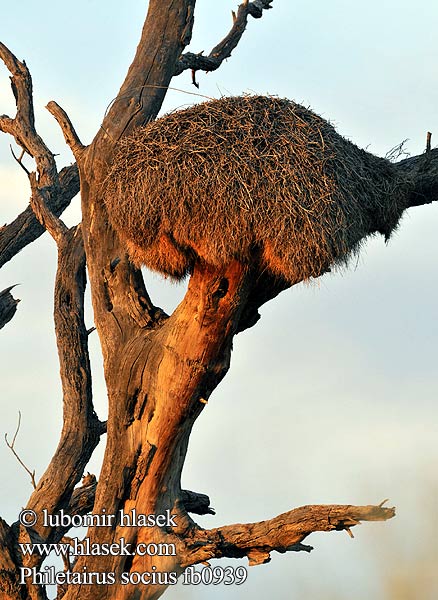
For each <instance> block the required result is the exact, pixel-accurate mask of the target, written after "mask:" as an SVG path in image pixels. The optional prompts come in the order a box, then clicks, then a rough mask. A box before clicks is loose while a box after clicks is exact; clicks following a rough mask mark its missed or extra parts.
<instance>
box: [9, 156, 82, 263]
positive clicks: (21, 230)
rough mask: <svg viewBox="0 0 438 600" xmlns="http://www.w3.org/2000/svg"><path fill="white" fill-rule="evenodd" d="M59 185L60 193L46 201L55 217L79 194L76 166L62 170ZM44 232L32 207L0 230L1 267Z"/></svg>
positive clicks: (51, 195) (50, 196) (49, 196)
mask: <svg viewBox="0 0 438 600" xmlns="http://www.w3.org/2000/svg"><path fill="white" fill-rule="evenodd" d="M59 184H60V185H59V193H58V194H50V195H47V196H48V198H47V199H46V205H47V208H48V209H49V210H50V212H51V213H52V214H53V215H55V216H59V215H60V214H62V212H63V211H64V210H65V209H66V208H67V206H68V205H69V204H70V202H71V200H72V198H74V197H75V196H76V194H77V193H78V192H79V173H78V168H77V166H76V165H75V164H73V165H71V166H69V167H65V168H64V169H62V171H61V172H60V174H59ZM44 231H45V228H44V227H43V226H42V225H41V224H40V223H39V221H38V220H37V218H36V216H35V214H34V212H33V210H32V208H31V207H30V206H28V207H27V208H26V210H24V211H23V212H22V213H21V214H20V215H18V217H17V218H16V219H15V220H14V221H12V223H10V224H9V225H5V226H4V227H2V228H0V267H2V266H3V265H4V264H5V263H7V262H8V261H10V260H11V259H12V258H13V257H14V256H15V255H16V254H18V252H20V250H22V249H23V248H25V247H26V246H27V245H28V244H31V243H32V242H33V241H35V240H36V239H38V238H39V237H40V235H41V234H43V233H44Z"/></svg>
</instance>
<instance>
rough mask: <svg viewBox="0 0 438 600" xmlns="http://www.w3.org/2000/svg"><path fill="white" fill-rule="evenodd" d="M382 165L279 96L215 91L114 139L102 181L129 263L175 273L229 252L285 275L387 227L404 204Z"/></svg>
mask: <svg viewBox="0 0 438 600" xmlns="http://www.w3.org/2000/svg"><path fill="white" fill-rule="evenodd" d="M403 195H404V194H403V189H400V182H399V178H398V176H397V174H396V169H395V167H394V165H393V164H391V163H390V162H389V161H386V160H384V159H381V158H377V157H375V156H373V155H371V154H369V153H367V152H365V151H364V150H361V149H359V148H358V147H357V146H355V145H354V144H352V143H351V142H349V141H347V140H345V139H344V138H342V137H341V136H340V135H339V134H338V133H336V131H335V129H334V128H333V126H332V125H330V124H329V123H328V122H327V121H325V120H324V119H322V118H321V117H319V116H317V115H316V114H314V113H313V112H311V111H310V110H308V109H307V108H304V107H303V106H300V105H298V104H295V103H294V102H291V101H289V100H284V99H279V98H273V97H263V96H243V97H231V98H222V99H220V100H213V101H211V102H206V103H203V104H199V105H196V106H193V107H191V108H188V109H185V110H180V111H176V112H174V113H171V114H169V115H167V116H165V117H163V118H161V119H158V120H157V121H154V122H151V123H149V124H148V125H146V126H145V127H143V128H140V129H138V130H137V131H135V133H134V134H133V135H132V136H130V137H127V138H125V139H123V140H122V141H121V142H120V143H119V144H118V146H117V149H116V155H115V160H114V166H113V168H112V171H111V172H110V174H109V176H108V178H107V181H106V185H105V201H106V204H107V209H108V214H109V217H110V220H111V223H112V225H113V226H114V228H115V229H116V230H117V232H118V233H119V235H120V236H121V237H122V239H123V240H124V241H125V242H126V244H127V247H128V250H129V253H130V255H131V257H132V259H133V260H134V261H135V262H136V263H137V264H145V265H147V266H148V267H150V268H152V269H155V270H157V271H160V272H162V273H164V274H167V275H170V276H172V277H176V278H180V277H183V276H184V275H185V274H186V273H187V272H189V271H190V270H191V268H192V267H193V264H194V262H195V261H196V260H202V261H206V262H207V263H210V264H212V265H218V266H221V265H225V264H227V263H228V262H229V261H231V260H233V259H237V260H239V261H242V262H243V263H246V264H251V265H255V266H257V267H258V268H259V269H260V270H267V271H269V272H271V273H272V274H274V275H276V276H279V277H282V278H283V279H285V280H286V281H288V282H289V283H295V282H297V281H300V280H302V279H307V278H309V277H316V276H318V275H320V274H321V273H323V272H324V271H326V270H327V269H328V267H329V266H331V265H333V264H335V265H336V264H341V263H343V262H345V261H346V259H347V258H348V256H350V255H351V253H354V252H356V251H357V249H358V246H359V244H360V241H361V240H362V239H363V238H364V237H365V236H367V235H369V234H371V233H373V232H376V231H379V232H381V233H383V234H384V235H385V236H387V237H388V236H389V235H390V233H391V231H392V230H393V229H394V227H395V226H396V225H397V222H398V220H399V218H400V215H401V213H402V211H403V208H404V206H402V205H401V204H402V203H401V201H400V198H401V196H403Z"/></svg>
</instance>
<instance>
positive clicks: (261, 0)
mask: <svg viewBox="0 0 438 600" xmlns="http://www.w3.org/2000/svg"><path fill="white" fill-rule="evenodd" d="M272 1H273V0H255V1H254V2H248V0H245V2H242V4H240V6H239V8H238V9H237V14H235V13H234V12H233V26H232V27H231V29H230V31H229V33H228V34H227V35H226V36H225V37H224V39H223V40H221V41H220V42H219V44H217V45H216V46H215V47H214V48H213V50H212V51H211V52H210V54H209V55H208V56H203V54H202V52H200V53H198V54H194V53H193V52H186V53H185V54H183V55H182V56H181V57H180V59H179V61H178V62H177V64H176V68H175V73H174V75H180V74H181V73H182V72H183V71H186V70H187V69H191V70H192V71H193V83H195V85H196V81H195V76H194V73H195V72H196V71H207V72H208V71H215V70H216V69H218V68H219V67H220V66H221V64H222V63H223V61H224V60H225V59H226V58H229V57H230V56H231V53H232V52H233V50H234V49H235V48H236V46H237V45H238V43H239V42H240V40H241V38H242V35H243V32H244V31H245V29H246V25H247V23H248V15H251V16H252V17H254V18H255V19H258V18H260V17H261V16H262V15H263V10H268V9H269V8H272V6H271V4H272Z"/></svg>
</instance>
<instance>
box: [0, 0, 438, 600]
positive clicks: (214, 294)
mask: <svg viewBox="0 0 438 600" xmlns="http://www.w3.org/2000/svg"><path fill="white" fill-rule="evenodd" d="M271 3H272V0H255V1H254V2H248V1H247V0H245V2H243V3H242V4H241V5H240V6H239V8H238V10H237V12H236V14H235V15H234V17H233V25H232V28H231V30H230V32H229V33H228V35H227V36H226V37H225V38H224V39H223V40H222V41H221V42H220V43H219V44H218V45H217V46H216V47H215V48H214V49H213V50H212V51H211V53H210V54H209V55H208V56H203V55H198V54H193V53H191V52H186V53H184V49H185V48H186V47H187V45H188V44H189V42H190V38H191V33H192V27H193V17H194V10H195V0H178V2H175V1H172V2H170V1H169V0H150V2H149V9H148V14H147V17H146V20H145V24H144V28H143V32H142V35H141V39H140V43H139V45H138V48H137V52H136V55H135V57H134V60H133V62H132V64H131V67H130V68H129V71H128V73H127V76H126V79H125V81H124V82H123V84H122V86H121V88H120V91H119V94H118V96H117V98H116V100H115V101H114V102H113V103H112V105H111V107H110V109H109V110H108V113H107V114H106V116H105V118H104V121H103V123H102V126H101V127H100V128H99V130H98V131H97V133H96V136H95V138H94V139H93V141H92V142H91V144H90V145H89V146H84V145H83V144H82V143H81V141H80V139H79V137H78V135H77V134H76V132H75V130H74V128H73V125H72V123H71V122H70V120H69V118H68V117H67V115H66V114H65V112H64V111H63V110H62V109H61V108H60V107H59V106H58V105H57V104H56V103H54V102H50V103H49V105H48V109H49V111H50V112H51V113H52V114H53V116H54V117H55V118H56V120H57V121H58V123H59V125H60V127H61V128H62V131H63V133H64V136H65V140H66V143H67V144H68V145H69V146H70V148H71V149H72V151H73V153H74V156H75V158H76V165H75V166H72V167H68V168H66V169H64V170H62V171H61V172H60V173H58V171H57V169H56V165H55V161H54V158H53V154H52V153H51V151H50V150H49V148H48V147H47V146H46V144H45V143H44V141H43V140H42V139H41V138H40V136H39V135H38V133H37V131H36V129H35V123H34V114H33V104H32V83H31V76H30V73H29V70H28V68H27V66H26V64H25V63H24V62H20V61H19V60H17V58H16V57H15V56H14V55H13V53H12V52H11V51H10V50H9V49H7V48H6V47H5V46H4V45H0V56H1V58H2V60H3V61H4V63H5V64H6V66H7V68H8V69H9V71H10V73H11V84H12V91H13V93H14V96H15V99H16V104H17V113H16V116H15V117H14V118H11V117H6V116H2V117H0V129H1V130H2V131H3V132H5V133H8V134H10V135H12V136H13V137H14V138H15V141H16V142H17V144H18V145H19V146H20V147H21V148H22V149H23V152H24V153H26V154H28V155H30V156H31V157H33V158H34V160H35V164H36V172H35V173H29V181H30V187H31V208H29V209H27V210H26V211H25V213H23V214H22V215H20V216H19V217H18V218H17V219H16V221H14V222H13V223H11V224H10V225H8V226H6V227H4V228H3V229H2V230H1V232H0V265H2V264H4V263H5V262H6V261H8V260H10V259H11V258H13V256H14V255H15V254H16V253H17V252H18V251H19V250H20V249H21V248H23V247H24V246H25V245H26V244H28V243H30V242H31V241H33V240H34V239H36V237H38V236H39V235H41V233H42V231H43V230H44V229H46V230H47V231H48V232H49V233H50V235H51V236H52V237H53V238H54V240H55V242H56V244H57V248H58V271H57V277H56V289H55V327H56V335H57V344H58V353H59V359H60V365H61V377H62V386H63V407H64V426H63V430H62V434H61V439H60V442H59V445H58V448H57V450H56V451H55V454H54V456H53V459H52V461H51V463H50V464H49V466H48V467H47V470H46V472H45V473H44V474H43V476H42V477H41V479H40V480H39V481H38V483H37V486H36V489H35V490H34V492H33V493H32V495H31V497H30V498H29V501H28V503H27V506H26V509H27V510H32V511H35V513H36V514H37V515H41V514H42V512H43V510H46V511H47V512H48V513H49V514H52V515H59V514H60V513H61V511H63V512H64V514H67V515H71V516H73V515H84V514H87V513H89V512H90V511H92V513H93V514H95V515H101V514H103V513H106V514H108V515H118V520H117V519H116V522H115V523H113V524H112V525H111V526H108V527H96V526H90V528H89V531H88V538H89V540H90V543H93V544H112V543H114V544H117V543H120V539H121V538H124V540H125V543H127V544H131V545H132V547H133V548H134V547H136V546H138V545H139V544H146V545H147V544H150V543H158V542H160V543H167V544H173V545H174V548H175V553H174V554H172V555H167V556H163V555H161V556H152V555H150V554H145V555H144V556H140V555H139V554H137V555H129V556H113V555H100V556H87V557H82V558H79V559H78V560H77V561H76V563H75V564H74V566H73V568H72V571H71V573H70V574H71V575H72V576H73V575H76V576H77V577H78V578H80V576H81V574H83V573H84V569H85V567H86V569H87V572H88V573H90V572H98V573H102V572H106V573H112V574H114V577H115V581H116V583H115V584H114V585H111V586H96V585H94V584H93V583H87V581H86V580H85V579H84V580H83V581H82V584H81V585H73V584H72V585H68V581H66V582H64V584H63V585H62V586H60V588H59V593H58V596H59V597H61V596H62V597H64V598H65V599H66V600H74V599H79V598H80V600H87V599H90V600H91V599H93V600H95V599H99V598H106V599H108V598H117V599H118V600H123V599H124V598H126V599H128V598H139V599H140V598H142V599H146V598H149V599H152V598H158V597H159V596H160V595H161V594H162V593H163V592H164V591H165V589H166V584H167V583H168V582H166V580H165V578H162V579H160V578H157V579H156V583H155V584H153V583H152V581H151V582H149V583H150V585H136V582H132V583H130V584H128V585H121V583H120V577H121V576H122V574H123V573H125V574H127V576H128V578H129V575H130V574H132V573H149V574H151V573H153V572H154V569H155V570H156V571H157V572H160V573H161V574H165V573H175V574H176V575H179V574H181V573H182V571H183V570H184V569H185V568H186V567H188V566H190V565H195V564H199V563H203V562H205V561H208V560H209V559H211V558H219V557H244V556H246V557H248V560H249V563H250V564H251V565H258V564H261V563H264V562H267V561H268V560H269V558H270V553H271V552H272V551H274V550H276V551H278V552H286V551H309V550H310V549H311V548H310V547H309V546H306V545H304V544H302V542H303V540H304V539H305V538H306V537H307V536H308V535H309V534H310V533H312V532H314V531H333V530H342V529H345V530H347V531H349V530H350V528H351V527H352V526H354V525H356V524H358V523H359V522H360V521H361V520H365V521H366V520H385V519H388V518H391V517H392V516H393V515H394V509H392V508H385V507H383V506H382V505H379V506H350V505H332V506H323V505H314V506H305V507H301V508H298V509H295V510H291V511H289V512H287V513H284V514H281V515H279V516H277V517H275V518H272V519H270V520H268V521H263V522H260V523H250V524H237V525H228V526H224V527H220V528H217V529H212V530H206V529H203V528H201V527H200V526H198V525H197V524H196V523H195V522H194V521H193V520H192V518H191V517H190V516H189V514H188V513H189V512H192V513H197V514H205V513H208V512H211V508H210V506H209V500H208V497H207V496H205V495H203V494H198V493H195V492H189V491H186V490H182V489H181V483H180V481H181V471H182V467H183V464H184V459H185V455H186V450H187V445H188V440H189V436H190V432H191V429H192V427H193V424H194V422H195V421H196V419H197V417H198V416H199V415H200V413H201V411H202V410H203V409H204V407H205V403H206V402H207V400H208V398H209V396H210V394H211V393H212V392H213V390H214V389H215V388H216V387H217V385H218V384H219V383H220V381H221V380H222V379H223V377H224V376H225V374H226V373H227V371H228V368H229V364H230V354H231V348H232V341H233V337H234V336H235V335H236V334H237V333H238V332H239V331H242V330H243V329H245V328H248V327H251V326H253V325H254V324H255V323H256V321H257V319H258V309H259V307H260V306H261V305H262V304H264V303H265V302H267V301H269V300H271V299H273V298H274V297H275V296H277V295H278V294H279V293H280V292H281V291H283V290H284V289H286V288H287V287H290V286H291V285H292V284H293V283H295V282H296V281H295V280H292V279H291V278H283V277H281V275H279V273H276V272H275V269H274V270H273V271H272V272H271V271H269V270H265V269H264V268H262V267H263V262H260V260H259V259H257V260H254V261H253V262H252V261H250V260H244V261H243V260H240V257H239V256H236V257H234V258H230V259H229V260H227V261H224V262H222V263H220V264H218V263H215V264H212V263H209V262H208V261H207V260H205V258H206V257H205V256H204V254H203V253H202V252H201V251H200V252H191V253H190V261H189V262H190V264H188V265H187V268H186V270H187V271H189V273H190V281H189V285H188V290H187V293H186V295H185V297H184V300H183V301H182V303H181V304H180V305H179V306H178V308H177V309H176V310H175V311H174V312H173V314H171V315H166V314H165V313H164V312H163V311H162V310H161V309H160V308H158V307H157V306H155V305H154V304H153V302H152V301H151V299H150V297H149V295H148V293H147V290H146V288H145V285H144V282H143V278H142V274H141V271H140V269H139V267H138V266H135V264H134V263H133V262H131V260H130V257H129V255H128V253H127V247H126V240H124V239H122V237H121V236H120V235H119V234H118V233H117V231H116V229H114V228H113V227H112V226H111V225H110V222H111V220H110V218H109V216H108V214H107V205H108V206H109V205H110V204H111V202H112V203H114V198H112V200H111V202H110V204H108V202H104V195H105V193H106V192H105V190H107V189H108V186H107V185H106V184H107V181H108V176H109V175H110V174H111V172H112V168H113V164H114V157H115V156H116V154H117V148H118V145H119V144H120V143H123V140H125V139H126V138H128V137H129V136H131V135H132V134H135V133H136V131H137V130H138V128H139V127H142V126H144V125H145V124H146V123H149V122H151V121H152V120H154V119H155V118H156V116H157V114H158V112H159V110H160V107H161V105H162V102H163V99H164V97H165V94H166V89H167V87H168V86H169V84H170V81H171V80H172V78H173V77H174V76H175V75H178V74H180V73H182V72H183V71H186V70H189V71H192V74H193V81H194V82H196V79H195V74H196V71H199V70H202V71H213V70H215V69H217V68H219V67H220V65H221V63H222V62H223V60H224V59H225V58H227V57H229V56H230V54H231V52H232V51H233V50H234V49H235V48H236V46H237V45H238V43H239V40H240V39H241V36H242V34H243V32H244V30H245V27H246V24H247V21H248V18H249V17H250V16H252V17H255V18H259V17H261V16H262V15H263V14H264V11H265V10H266V9H268V8H271ZM18 160H20V159H18ZM376 160H377V159H376ZM437 169H438V151H436V150H430V149H428V151H427V153H426V154H425V155H422V156H417V157H413V158H410V159H407V160H404V161H402V162H400V163H399V164H397V165H395V166H394V168H393V169H392V171H391V177H394V178H395V179H394V181H395V180H397V181H398V182H401V183H402V184H403V185H402V189H403V193H402V194H401V196H400V198H401V199H400V202H402V204H400V205H398V206H397V210H396V211H395V213H396V215H397V217H398V216H399V213H400V214H401V212H403V210H405V209H406V208H409V207H410V206H417V205H421V204H426V203H429V202H432V201H434V200H436V198H437V191H438V184H437V182H438V177H437ZM397 178H398V179H397ZM79 187H80V191H81V198H82V223H81V224H79V225H78V226H76V227H73V228H71V229H69V228H67V227H66V226H65V225H64V223H63V222H62V221H61V220H60V219H59V215H60V214H61V213H62V211H63V209H64V208H65V207H66V206H67V205H68V203H69V201H70V200H71V198H72V197H73V196H74V195H75V194H76V193H77V192H78V191H79ZM390 198H391V202H394V201H395V202H396V201H397V194H394V193H392V194H391V196H390ZM115 202H116V201H115ZM116 203H117V202H116ZM384 208H385V206H383V208H382V206H381V204H379V203H377V204H372V206H371V207H370V209H369V210H370V214H369V219H370V225H369V227H368V229H367V230H366V231H364V232H363V235H368V234H370V233H372V231H382V232H383V233H387V229H388V225H387V223H386V221H385V218H384V217H383V215H384V214H385V213H387V211H385V210H384ZM387 208H388V210H389V209H391V210H392V208H393V207H387ZM34 215H35V216H34ZM347 216H348V215H347ZM396 221H397V218H396V219H395V222H396ZM395 222H394V223H393V222H391V225H390V227H393V226H394V225H395ZM347 225H348V223H347ZM356 241H357V242H358V241H360V240H356ZM259 250H260V249H259ZM256 256H259V255H257V252H256ZM335 258H336V257H335ZM261 265H262V266H261ZM85 266H87V269H88V277H89V282H90V286H91V292H92V300H93V307H94V318H95V325H96V328H97V331H98V333H99V336H100V341H101V346H102V353H103V358H104V370H105V378H106V384H107V389H108V401H109V418H108V422H107V423H103V422H101V421H100V420H99V419H98V417H97V415H96V414H95V411H94V409H93V402H92V391H91V379H90V364H89V358H88V346H87V343H88V332H87V330H86V327H85V324H84V316H83V308H84V290H85V278H86V275H85ZM328 267H329V265H328V264H326V263H321V269H320V272H321V273H322V272H323V271H325V270H326V269H327V268H328ZM319 274H320V273H312V275H319ZM304 276H306V275H305V274H304ZM298 279H299V278H298ZM10 302H11V301H10V300H9V303H10ZM105 431H106V432H107V445H106V452H105V457H104V463H103V468H102V473H101V476H100V480H99V482H97V484H96V482H95V481H93V480H92V478H91V479H87V480H86V481H84V483H83V485H82V486H81V487H76V486H77V484H78V483H79V482H80V480H81V478H82V476H83V473H84V469H85V467H86V464H87V462H88V461H89V458H90V456H91V455H92V452H93V450H94V449H95V447H96V445H97V444H98V442H99V439H100V436H101V435H102V433H103V432H105ZM133 509H135V510H136V512H137V514H141V515H161V514H164V515H165V514H170V515H175V517H174V520H172V521H171V522H168V523H167V524H161V525H162V526H156V527H143V526H140V525H138V526H129V527H128V526H127V525H124V524H123V523H122V522H121V521H120V511H121V510H123V511H124V513H130V511H131V510H133ZM166 511H170V512H169V513H166ZM67 530H68V527H67V526H65V527H63V526H60V525H56V524H52V523H46V524H44V523H43V521H42V520H41V519H39V520H38V522H37V523H36V524H34V525H32V526H30V525H29V526H27V527H25V526H23V525H21V524H20V523H18V522H17V523H14V524H12V525H8V524H7V523H6V522H5V521H3V520H1V521H0V592H1V596H2V598H5V599H10V600H17V599H24V598H31V599H35V600H36V599H44V598H46V594H45V590H44V586H42V585H38V584H34V583H32V580H31V578H27V579H26V583H25V584H22V585H20V568H28V569H32V568H34V569H36V570H38V569H39V568H40V567H41V564H42V561H43V557H42V556H40V555H37V554H34V555H32V556H29V555H27V556H24V555H23V554H22V553H20V549H19V546H18V544H19V543H27V542H29V541H31V542H45V543H56V542H59V541H60V540H62V538H63V537H64V535H65V534H66V532H67ZM163 577H164V575H163ZM78 581H79V579H78V580H76V581H73V583H77V582H78Z"/></svg>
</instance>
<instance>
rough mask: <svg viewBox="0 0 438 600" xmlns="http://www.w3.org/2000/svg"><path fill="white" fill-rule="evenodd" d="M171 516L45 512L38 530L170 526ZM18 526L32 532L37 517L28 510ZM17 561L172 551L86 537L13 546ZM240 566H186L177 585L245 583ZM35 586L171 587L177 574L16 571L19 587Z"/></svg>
mask: <svg viewBox="0 0 438 600" xmlns="http://www.w3.org/2000/svg"><path fill="white" fill-rule="evenodd" d="M175 519H176V515H172V514H171V512H170V510H169V509H167V510H166V511H165V512H164V513H161V514H158V515H143V514H139V513H137V511H136V510H135V509H132V510H131V511H130V512H128V513H125V512H124V511H123V510H120V511H119V512H118V513H117V515H111V514H106V512H105V511H103V512H102V514H99V515H69V514H67V513H64V511H63V510H61V511H60V512H59V513H57V514H56V515H51V514H49V513H48V512H47V510H43V511H42V525H43V526H44V527H63V528H66V527H67V528H72V527H90V526H94V527H112V526H113V525H120V526H122V527H176V520H175ZM19 520H20V523H21V525H23V526H24V527H27V528H32V527H33V526H34V525H36V523H37V522H38V520H39V519H38V515H37V514H36V513H35V512H34V511H33V510H29V509H26V510H23V511H21V513H20V517H19ZM19 547H20V550H21V553H22V554H23V557H25V556H31V555H34V554H37V555H39V556H42V557H47V556H49V555H50V554H52V555H56V556H59V557H62V558H64V559H67V561H68V564H72V562H73V563H74V562H75V561H76V559H77V558H79V557H81V556H151V557H154V556H176V555H177V552H176V546H175V544H172V543H138V544H132V543H130V542H127V541H126V539H125V538H124V537H121V538H120V539H119V541H118V542H113V543H97V542H91V541H90V539H89V538H84V539H82V540H80V539H79V538H72V539H70V540H69V542H62V543H61V542H59V543H56V544H55V543H51V544H49V543H31V542H30V543H21V544H19ZM247 575H248V573H247V570H246V569H245V567H237V568H233V567H230V566H227V567H219V566H216V567H213V568H212V567H210V566H204V567H202V568H200V569H195V567H193V566H190V567H188V568H187V569H186V570H185V571H184V572H183V573H182V583H183V585H199V584H203V585H219V584H220V583H223V584H224V585H233V584H234V585H241V584H242V583H244V581H245V580H246V578H247ZM29 578H30V579H31V582H32V583H33V584H36V585H55V584H58V585H60V584H68V585H112V584H115V583H120V584H122V585H128V584H131V585H139V584H143V585H175V584H176V583H177V580H178V573H176V572H173V571H171V572H168V571H158V570H157V567H155V566H152V567H151V569H150V571H144V572H139V571H129V572H123V573H121V574H119V575H116V573H115V572H101V571H89V570H88V569H87V567H86V566H84V567H82V569H78V570H74V571H71V570H69V569H68V570H66V571H57V570H56V568H55V567H53V566H51V567H49V566H45V567H44V568H43V569H42V570H38V569H37V568H36V567H32V568H31V567H21V568H20V583H21V584H24V583H26V581H27V580H28V579H29Z"/></svg>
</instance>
